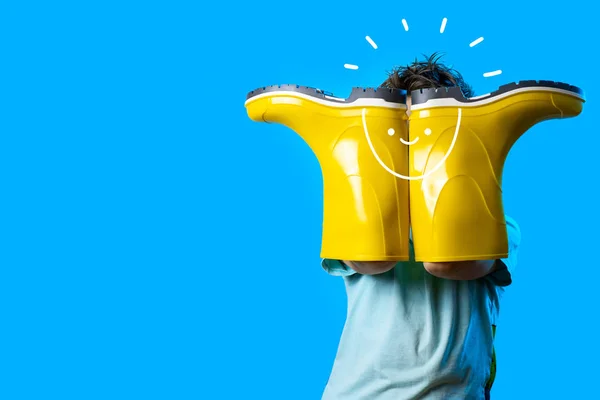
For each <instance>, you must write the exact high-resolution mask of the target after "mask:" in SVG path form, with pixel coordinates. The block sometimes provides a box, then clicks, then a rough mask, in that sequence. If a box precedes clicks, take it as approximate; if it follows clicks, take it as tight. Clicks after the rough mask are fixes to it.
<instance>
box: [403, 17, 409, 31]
mask: <svg viewBox="0 0 600 400" xmlns="http://www.w3.org/2000/svg"><path fill="white" fill-rule="evenodd" d="M402 25H404V30H405V31H406V32H408V22H406V20H405V19H404V18H402Z"/></svg>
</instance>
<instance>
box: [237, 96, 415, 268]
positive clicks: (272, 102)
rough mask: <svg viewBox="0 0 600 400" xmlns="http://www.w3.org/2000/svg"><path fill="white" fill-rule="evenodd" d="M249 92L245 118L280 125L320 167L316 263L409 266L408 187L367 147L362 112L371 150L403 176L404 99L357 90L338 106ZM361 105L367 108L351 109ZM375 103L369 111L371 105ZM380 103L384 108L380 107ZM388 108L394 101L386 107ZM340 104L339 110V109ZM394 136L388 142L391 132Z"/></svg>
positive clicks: (405, 157)
mask: <svg viewBox="0 0 600 400" xmlns="http://www.w3.org/2000/svg"><path fill="white" fill-rule="evenodd" d="M282 86H283V87H277V88H276V89H275V88H274V87H271V88H272V89H271V90H269V91H265V90H260V91H259V92H258V93H257V91H253V92H251V94H250V95H249V96H248V100H247V101H246V109H247V112H248V116H249V117H250V118H251V119H252V120H254V121H258V122H271V123H279V124H283V125H285V126H287V127H289V128H290V129H292V130H294V131H295V132H296V133H297V134H298V135H300V136H301V137H302V138H303V139H304V141H305V142H306V143H307V144H308V145H309V146H310V148H311V149H312V150H313V152H314V154H315V155H316V157H317V159H318V160H319V163H320V165H321V171H322V174H323V184H324V188H323V190H324V210H323V238H322V246H321V257H323V258H331V259H341V260H355V261H379V260H397V261H402V260H408V258H409V250H408V249H409V216H408V211H409V207H408V201H409V194H408V190H409V185H408V181H406V180H401V179H397V178H396V177H394V176H393V175H390V174H389V173H388V172H386V171H385V170H384V169H382V168H381V167H380V166H379V164H378V163H377V161H376V160H375V159H374V158H373V155H372V153H371V149H370V148H369V146H368V144H367V143H366V141H365V135H364V132H363V128H362V122H361V121H362V112H363V109H365V110H366V111H365V113H366V116H367V118H368V119H369V124H370V128H371V129H372V130H373V131H374V132H378V134H377V135H376V137H375V138H373V146H374V147H375V148H377V150H378V151H379V154H380V155H381V157H382V158H383V159H385V161H386V162H387V163H389V165H392V166H393V167H394V168H396V169H397V170H399V171H403V172H404V173H405V174H406V173H407V169H408V148H407V147H405V146H398V143H399V141H398V138H399V137H402V138H404V139H407V138H408V131H407V124H406V113H405V109H404V108H400V109H399V108H398V105H399V104H400V106H401V107H403V106H402V104H403V102H404V93H403V92H402V91H396V92H395V91H390V90H389V89H385V90H373V89H355V90H353V95H351V96H350V97H349V98H348V99H346V100H344V101H343V102H340V101H339V100H336V101H332V100H329V99H328V98H326V97H325V95H324V94H322V93H318V92H315V91H314V90H315V89H310V88H309V89H310V90H313V92H312V93H306V90H304V89H303V90H302V91H300V92H295V91H294V90H293V87H292V88H290V86H294V87H295V86H296V85H282ZM358 99H368V100H367V102H366V103H364V102H363V103H361V105H357V106H352V105H351V104H352V103H354V101H356V100H358ZM372 100H373V101H375V100H377V101H376V102H373V104H369V101H372ZM380 100H382V101H380ZM389 100H391V101H389ZM341 103H343V106H342V104H341ZM390 128H391V129H393V130H394V135H393V136H390V135H389V134H388V132H389V129H390Z"/></svg>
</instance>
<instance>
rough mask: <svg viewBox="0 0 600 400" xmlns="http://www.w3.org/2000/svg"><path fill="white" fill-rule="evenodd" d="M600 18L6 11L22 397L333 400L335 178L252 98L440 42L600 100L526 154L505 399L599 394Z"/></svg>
mask: <svg viewBox="0 0 600 400" xmlns="http://www.w3.org/2000/svg"><path fill="white" fill-rule="evenodd" d="M594 9H595V6H594V5H592V2H589V1H588V0H582V1H576V0H572V1H570V2H568V4H565V3H564V2H558V1H544V2H542V1H530V2H525V1H522V0H521V1H504V2H454V3H451V2H435V1H429V2H421V3H414V2H413V3H410V2H409V3H402V2H382V1H365V2H358V1H354V0H345V1H338V0H336V1H328V2H323V1H320V0H319V1H315V0H304V1H301V2H282V1H274V0H273V1H263V2H225V1H222V2H212V3H205V2H204V3H203V2H201V1H196V2H192V1H189V2H184V1H169V2H167V1H164V2H158V1H144V2H142V1H128V2H116V1H88V2H75V1H72V2H66V1H60V2H30V1H20V2H3V3H2V6H1V8H0V60H1V61H0V68H1V74H0V85H1V86H0V98H1V105H0V106H1V107H0V235H1V237H0V398H2V399H7V400H12V399H15V400H16V399H61V400H67V399H209V398H218V399H240V398H244V399H245V398H260V399H303V400H305V399H318V398H319V396H320V394H321V392H322V389H323V387H324V385H325V383H326V381H327V378H328V374H329V371H330V368H331V365H332V362H333V358H334V355H335V351H336V346H337V342H338V339H339V335H340V332H341V329H342V325H343V322H344V317H345V301H346V300H345V294H344V289H343V283H342V280H341V279H339V278H334V277H330V276H328V275H326V274H325V273H324V272H323V271H322V270H321V268H320V267H319V261H320V259H319V249H320V235H321V231H320V229H321V225H320V224H321V212H322V193H321V188H322V182H321V176H320V170H319V166H318V164H317V161H316V159H315V158H314V156H313V155H312V153H311V152H310V150H309V148H308V146H306V145H305V144H304V143H303V142H302V141H301V139H300V138H299V137H298V136H297V135H296V134H294V133H293V132H292V131H290V130H288V129H286V128H284V127H281V126H275V125H264V124H257V123H253V122H251V121H250V120H249V119H248V118H247V116H246V114H245V109H244V106H243V104H244V100H245V95H246V92H248V91H250V90H252V89H254V88H256V87H259V86H263V85H268V84H277V83H298V84H304V85H309V86H315V87H320V88H322V89H325V90H328V91H332V92H334V93H335V94H336V95H339V96H346V95H348V94H349V92H350V88H351V87H352V86H368V85H377V84H379V83H380V82H381V81H382V80H383V79H384V78H385V71H387V70H389V69H390V68H391V67H393V66H394V65H396V64H404V63H407V62H410V61H412V60H413V59H414V57H416V56H419V55H420V54H422V53H431V52H433V51H437V50H441V51H445V52H446V53H447V55H446V57H445V61H446V62H448V63H450V64H453V65H454V67H455V68H456V69H458V70H460V71H461V72H462V73H463V75H464V76H465V78H466V79H467V80H468V81H469V82H470V83H471V84H472V85H473V86H474V88H475V90H476V92H477V94H484V93H486V92H489V91H491V90H494V89H496V88H497V87H498V86H499V85H501V84H504V83H509V82H512V81H516V80H523V79H549V80H558V81H564V82H568V83H571V84H574V85H578V86H580V87H582V88H584V89H585V90H586V95H587V98H588V103H586V105H585V109H584V112H583V114H582V115H581V116H579V117H577V118H574V119H570V120H553V121H549V122H544V123H541V124H539V125H537V126H535V127H534V128H532V129H531V130H530V131H529V132H528V133H527V134H525V136H523V137H522V138H521V139H520V140H519V141H518V142H517V144H516V145H515V146H514V148H513V150H512V151H511V153H510V155H509V158H508V160H507V164H506V168H505V175H504V189H505V194H506V198H505V207H506V210H507V212H508V213H509V214H510V215H511V216H513V217H514V218H515V219H516V220H517V221H518V222H519V223H520V225H521V230H522V234H523V242H522V247H521V251H520V259H519V262H520V264H519V267H518V270H517V273H516V274H515V276H514V285H513V286H512V287H510V289H509V290H508V292H507V295H506V297H505V301H504V303H503V304H502V323H501V325H500V327H499V328H498V339H497V351H498V363H499V365H498V368H499V370H498V375H497V381H496V384H495V387H494V390H493V398H494V399H525V398H536V399H576V398H584V397H586V395H588V396H589V395H593V393H595V391H596V389H593V387H594V384H595V382H596V381H597V377H596V374H595V371H596V370H597V366H596V364H595V362H596V360H597V358H598V356H600V350H599V349H598V346H597V337H598V336H597V330H596V329H595V323H596V321H595V319H594V318H593V316H597V307H596V305H597V303H598V298H597V287H598V283H597V282H598V279H599V278H600V272H599V271H600V269H599V268H598V267H597V265H596V261H595V260H596V258H597V253H596V250H597V249H598V244H597V242H596V237H597V227H598V225H599V222H600V221H599V217H598V211H597V206H596V202H597V196H596V187H595V185H596V182H597V180H596V170H597V161H598V148H599V146H600V136H598V125H597V123H598V120H597V117H596V116H597V115H598V112H599V111H600V110H598V103H597V102H596V101H595V98H596V96H597V94H598V89H599V88H600V86H599V83H598V73H597V65H598V63H597V59H596V58H597V56H596V54H594V53H593V49H594V47H595V46H596V43H595V41H593V39H592V38H593V37H596V36H597V33H596V31H595V29H596V27H597V22H596V17H595V16H596V14H597V13H596V12H595V11H594ZM443 17H447V18H448V24H447V27H446V32H445V33H444V34H440V33H439V27H440V23H441V20H442V18H443ZM402 18H406V19H407V21H408V24H409V26H410V30H409V31H408V32H405V31H404V29H403V28H402V25H401V19H402ZM365 35H370V36H371V37H372V38H373V39H374V40H375V41H376V42H377V44H378V45H379V49H378V50H373V49H372V48H371V47H370V46H369V45H368V43H367V42H366V41H365V39H364V37H365ZM479 36H484V38H485V40H484V42H483V43H481V44H479V45H478V46H476V47H474V48H470V47H469V46H468V45H469V43H470V42H471V41H472V40H475V39H477V38H478V37H479ZM344 63H352V64H357V65H359V70H357V71H350V70H346V69H344V68H343V64H344ZM496 69H502V70H503V71H504V73H503V74H502V75H500V76H497V77H494V78H484V77H483V76H482V74H483V72H486V71H492V70H496ZM586 398H589V397H586Z"/></svg>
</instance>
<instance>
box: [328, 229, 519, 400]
mask: <svg viewBox="0 0 600 400" xmlns="http://www.w3.org/2000/svg"><path fill="white" fill-rule="evenodd" d="M506 222H507V231H508V238H509V256H508V258H506V259H503V260H501V262H502V263H501V265H500V268H499V269H498V270H496V271H495V272H494V273H493V274H490V275H488V276H486V277H485V278H481V279H478V280H472V281H454V280H447V279H440V278H437V277H434V276H432V275H431V274H429V273H428V272H427V271H426V270H425V269H424V267H423V264H422V263H419V262H416V261H414V254H413V251H412V243H411V261H407V262H400V263H398V264H397V265H396V266H395V267H394V268H393V269H392V270H391V271H389V272H387V273H384V274H380V275H361V274H358V273H356V272H354V271H353V270H351V269H350V268H349V267H347V266H346V265H345V264H344V263H342V262H340V261H336V260H323V263H322V265H323V268H324V269H325V270H326V271H327V272H328V273H329V274H331V275H336V276H343V277H344V281H345V284H346V292H347V295H348V313H347V317H346V323H345V325H344V330H343V333H342V336H341V338H340V343H339V347H338V351H337V355H336V358H335V362H334V365H333V370H332V372H331V375H330V377H329V381H328V383H327V386H326V388H325V391H324V393H323V397H322V400H363V399H365V400H413V399H415V400H416V399H419V400H421V399H426V400H430V399H431V400H433V399H435V400H438V399H439V400H441V399H444V400H446V399H457V400H458V399H461V400H464V399H473V400H479V399H482V400H483V399H485V398H486V391H489V389H490V387H491V383H492V381H493V377H494V374H495V355H494V347H493V345H494V333H495V326H496V321H497V318H498V312H499V301H500V297H501V295H502V293H503V291H504V289H503V287H504V286H508V285H509V284H510V283H511V271H512V270H513V269H514V267H515V265H516V262H517V248H518V246H519V243H520V240H521V233H520V230H519V227H518V225H517V223H516V222H515V221H514V220H512V219H511V218H509V217H506Z"/></svg>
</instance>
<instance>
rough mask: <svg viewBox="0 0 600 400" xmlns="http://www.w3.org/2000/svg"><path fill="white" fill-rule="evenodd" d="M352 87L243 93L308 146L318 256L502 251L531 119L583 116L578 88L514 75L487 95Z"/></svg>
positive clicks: (261, 116) (452, 255)
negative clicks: (337, 92) (509, 161)
mask: <svg viewBox="0 0 600 400" xmlns="http://www.w3.org/2000/svg"><path fill="white" fill-rule="evenodd" d="M410 95H411V102H412V106H411V113H410V117H408V116H407V113H406V109H407V107H406V92H405V91H402V90H394V89H386V88H378V89H372V88H367V89H363V88H355V89H353V90H352V93H351V94H350V96H349V97H348V98H346V99H344V98H339V97H335V96H333V95H332V94H329V93H326V92H324V91H322V90H319V89H313V88H309V87H304V86H298V85H276V86H268V87H264V88H260V89H257V90H254V91H252V92H250V93H249V94H248V96H247V100H246V104H245V105H246V109H247V112H248V116H249V117H250V118H251V119H252V120H254V121H259V122H270V123H279V124H283V125H285V126H287V127H289V128H291V129H292V130H294V131H295V132H296V133H297V134H299V135H300V136H301V137H302V138H303V139H304V141H305V142H306V143H307V144H308V145H309V146H310V148H311V149H312V150H313V152H314V154H315V155H316V156H317V159H318V160H319V163H320V165H321V171H322V173H323V183H324V210H323V213H324V215H323V239H322V245H321V257H323V258H329V259H341V260H353V261H384V260H395V261H405V260H408V258H409V238H410V229H411V227H412V239H413V245H414V250H415V258H416V260H417V261H422V262H442V261H463V260H484V259H498V258H503V257H506V256H507V254H508V242H507V232H506V222H505V219H504V209H503V205H502V170H503V167H504V162H505V160H506V156H507V155H508V152H509V150H510V149H511V147H512V145H513V144H514V143H515V142H516V141H517V139H518V138H519V137H520V136H521V135H522V134H523V133H524V132H526V131H527V130H528V129H529V128H530V127H532V126H533V125H535V124H537V123H538V122H541V121H544V120H548V119H554V118H565V117H573V116H576V115H578V114H579V113H581V110H582V107H583V103H584V101H585V100H584V96H583V92H582V91H581V89H579V88H577V87H574V86H571V85H567V84H563V83H555V82H549V81H521V82H519V83H512V84H508V85H504V86H501V87H500V88H499V89H498V90H497V91H495V92H492V93H489V94H487V95H484V96H478V97H473V98H465V97H464V96H463V95H462V92H461V91H460V89H459V88H441V89H421V90H417V91H413V92H412V93H411V94H410Z"/></svg>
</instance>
